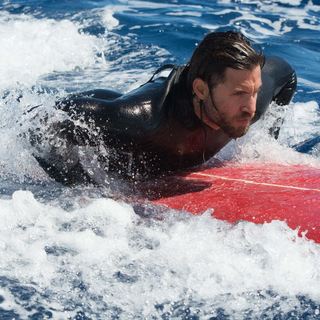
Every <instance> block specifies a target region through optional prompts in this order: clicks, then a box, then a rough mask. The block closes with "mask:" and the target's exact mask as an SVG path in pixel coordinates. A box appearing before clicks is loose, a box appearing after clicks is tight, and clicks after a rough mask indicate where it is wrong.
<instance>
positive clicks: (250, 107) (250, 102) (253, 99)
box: [241, 95, 257, 117]
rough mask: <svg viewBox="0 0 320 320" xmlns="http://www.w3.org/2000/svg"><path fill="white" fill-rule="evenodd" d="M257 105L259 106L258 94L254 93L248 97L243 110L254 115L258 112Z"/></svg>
mask: <svg viewBox="0 0 320 320" xmlns="http://www.w3.org/2000/svg"><path fill="white" fill-rule="evenodd" d="M256 106H257V96H256V95H252V96H250V97H249V98H248V99H246V101H245V103H244V104H243V106H242V107H241V111H242V112H247V113H249V114H250V115H251V116H252V117H253V116H254V114H255V112H256Z"/></svg>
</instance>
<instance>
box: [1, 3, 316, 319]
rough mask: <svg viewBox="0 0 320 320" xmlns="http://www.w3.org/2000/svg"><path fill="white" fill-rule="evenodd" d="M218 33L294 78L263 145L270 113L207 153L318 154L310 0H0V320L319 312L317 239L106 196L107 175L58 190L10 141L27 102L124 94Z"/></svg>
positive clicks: (287, 159)
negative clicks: (278, 123)
mask: <svg viewBox="0 0 320 320" xmlns="http://www.w3.org/2000/svg"><path fill="white" fill-rule="evenodd" d="M229 29H236V30H240V31H242V32H243V33H244V34H245V35H246V36H248V37H249V38H250V39H252V41H253V42H254V43H255V45H256V46H257V47H258V48H260V49H262V50H263V51H264V52H265V53H266V54H267V55H278V56H281V57H283V58H284V59H286V60H287V61H289V62H290V64H291V65H292V66H293V67H294V68H295V70H296V72H297V75H298V90H297V93H296V95H295V96H294V99H293V103H291V104H290V106H289V107H288V108H287V110H286V114H287V115H286V119H285V122H284V125H283V129H282V130H281V132H280V133H281V134H280V137H279V140H278V141H271V140H268V139H267V138H265V140H264V136H265V135H264V132H265V131H266V130H267V125H268V121H271V120H272V115H270V116H269V117H270V119H271V120H270V119H269V118H268V117H266V119H265V120H263V121H262V122H261V124H260V125H258V126H257V127H256V128H254V129H253V131H252V132H251V133H249V134H248V138H245V139H244V140H243V141H240V142H239V143H238V144H237V145H236V146H234V145H231V146H230V147H229V148H227V150H224V151H223V152H222V153H221V154H220V155H219V160H228V159H230V157H232V156H234V155H235V158H236V159H238V160H239V161H240V162H242V163H243V162H246V161H251V160H253V159H254V160H256V159H257V158H258V159H260V161H271V160H272V161H274V162H280V163H283V162H284V163H288V164H297V163H302V164H307V165H319V159H320V138H319V137H320V114H319V113H320V111H319V103H320V81H319V79H320V78H319V74H320V4H319V2H318V1H317V0H293V1H288V0H281V1H280V0H279V1H272V0H261V1H254V0H253V1H240V0H237V1H232V0H230V1H228V0H224V1H222V0H221V1H196V0H185V1H182V0H172V1H156V0H150V1H141V0H137V1H136V0H133V1H124V0H118V1H116V0H114V1H91V0H81V1H68V0H61V1H54V0H51V1H49V0H46V1H45V0H43V1H39V0H38V1H22V0H20V1H12V0H6V1H0V95H1V100H0V256H1V259H0V319H50V318H52V319H320V269H319V262H320V248H319V245H317V244H314V243H312V242H310V241H308V240H306V239H303V238H299V237H297V231H293V230H291V229H289V228H288V227H287V226H286V224H285V223H284V222H272V223H270V224H266V225H260V226H258V225H254V224H250V223H248V222H239V223H238V224H236V225H229V224H227V223H225V222H222V221H218V220H216V219H212V218H211V217H209V215H208V214H204V215H203V216H201V217H193V216H189V215H188V214H186V213H184V212H175V211H170V210H168V209H164V208H155V207H153V206H142V207H140V208H139V207H135V206H132V203H131V202H130V201H128V200H121V199H117V198H114V197H113V200H112V199H111V198H110V197H109V195H110V193H111V194H113V193H114V190H110V188H111V189H112V188H114V187H110V188H109V189H108V187H103V188H102V187H101V188H98V187H92V186H86V187H84V186H79V187H77V188H73V189H70V188H67V187H64V186H61V185H59V184H57V183H54V182H53V181H51V180H50V179H49V178H48V177H47V176H46V174H45V173H44V172H43V171H42V170H41V168H40V167H39V165H38V164H37V162H36V161H35V160H34V158H33V156H32V152H31V148H30V145H28V144H27V143H26V142H25V141H24V140H23V139H22V136H23V134H22V132H26V131H27V130H28V127H29V126H31V125H32V124H31V120H30V123H29V122H28V121H21V119H24V118H23V117H22V116H23V115H24V113H25V111H26V110H27V108H28V107H30V106H34V105H39V104H43V105H44V106H46V107H47V108H48V110H49V109H50V108H51V107H52V105H53V104H54V101H55V100H56V99H57V98H58V97H62V96H65V95H66V94H68V93H70V92H77V91H81V90H88V89H95V88H112V89H116V90H120V91H129V90H131V89H133V88H135V87H137V86H139V85H140V84H142V83H143V82H144V81H146V80H147V79H149V77H150V76H151V75H152V73H153V71H154V70H155V69H156V68H158V67H159V66H161V65H162V64H165V63H176V64H185V63H187V62H188V59H189V58H190V56H191V54H192V52H193V50H194V48H195V46H196V45H197V43H199V41H200V40H201V39H202V38H203V37H204V35H205V34H207V33H208V32H210V31H225V30H229ZM121 187H122V186H119V189H121ZM114 199H115V200H114ZM317 200H318V199H315V201H317ZM288 210H294V209H293V208H288ZM136 213H138V214H136Z"/></svg>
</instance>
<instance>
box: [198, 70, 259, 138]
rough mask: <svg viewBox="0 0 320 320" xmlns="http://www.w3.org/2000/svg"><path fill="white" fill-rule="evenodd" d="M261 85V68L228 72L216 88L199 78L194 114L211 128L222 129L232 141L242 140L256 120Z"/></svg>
mask: <svg viewBox="0 0 320 320" xmlns="http://www.w3.org/2000/svg"><path fill="white" fill-rule="evenodd" d="M261 85H262V82H261V68H260V66H256V67H254V68H253V69H251V70H236V69H232V68H227V69H226V72H225V77H224V80H223V81H222V82H220V83H219V84H217V85H216V86H215V87H213V88H209V86H208V84H207V83H206V82H205V81H203V80H202V79H200V78H197V79H195V80H194V82H193V90H194V93H195V97H194V100H193V105H194V110H195V113H196V115H197V116H198V117H199V118H200V119H201V118H202V121H203V122H204V123H205V124H206V125H207V126H208V127H210V128H212V129H214V130H219V129H222V130H223V131H224V132H225V133H226V134H227V135H228V136H229V137H230V138H238V137H241V136H243V135H244V134H245V133H246V132H247V131H248V129H249V126H250V123H251V120H252V118H253V117H254V114H255V111H256V104H257V96H258V92H259V89H260V87H261ZM201 100H202V101H203V111H202V112H201V110H200V109H201V106H200V101H201Z"/></svg>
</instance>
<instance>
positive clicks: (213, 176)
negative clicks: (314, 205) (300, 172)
mask: <svg viewBox="0 0 320 320" xmlns="http://www.w3.org/2000/svg"><path fill="white" fill-rule="evenodd" d="M191 176H192V177H194V176H203V177H210V178H215V179H221V180H228V181H239V182H243V183H247V184H258V185H262V186H268V187H277V188H287V189H295V190H303V191H316V192H320V189H315V188H305V187H295V186H290V185H284V184H276V183H267V182H256V181H251V180H246V179H237V178H228V177H224V176H219V175H215V174H209V173H200V172H198V173H192V174H191Z"/></svg>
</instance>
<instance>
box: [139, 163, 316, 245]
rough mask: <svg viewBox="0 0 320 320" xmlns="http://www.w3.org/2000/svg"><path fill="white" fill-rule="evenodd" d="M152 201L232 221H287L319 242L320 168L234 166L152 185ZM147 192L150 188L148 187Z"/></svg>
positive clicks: (172, 177)
mask: <svg viewBox="0 0 320 320" xmlns="http://www.w3.org/2000/svg"><path fill="white" fill-rule="evenodd" d="M147 189H148V194H147V195H148V197H149V199H150V200H152V202H153V203H156V204H161V205H166V206H168V207H170V208H173V209H178V210H185V211H188V212H190V213H193V214H202V213H203V212H204V211H206V210H207V209H210V208H212V209H213V216H214V217H215V218H217V219H222V220H225V221H229V222H232V223H234V222H237V221H240V220H246V221H250V222H253V223H265V222H271V221H273V220H281V221H285V222H286V223H287V224H288V226H289V227H290V228H292V229H297V228H298V230H299V234H300V235H301V234H305V236H306V237H307V238H309V239H312V240H314V241H316V242H318V243H320V169H318V168H313V167H308V166H302V165H290V166H289V165H280V164H238V165H237V164H233V165H227V166H223V167H218V168H209V169H203V170H199V171H196V172H187V173H184V174H180V175H175V176H171V177H166V178H162V179H159V180H156V181H155V182H153V187H152V188H150V185H149V187H148V188H147ZM145 190H146V189H145Z"/></svg>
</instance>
